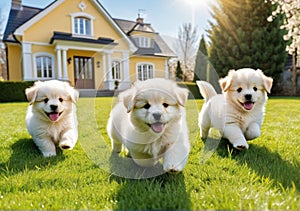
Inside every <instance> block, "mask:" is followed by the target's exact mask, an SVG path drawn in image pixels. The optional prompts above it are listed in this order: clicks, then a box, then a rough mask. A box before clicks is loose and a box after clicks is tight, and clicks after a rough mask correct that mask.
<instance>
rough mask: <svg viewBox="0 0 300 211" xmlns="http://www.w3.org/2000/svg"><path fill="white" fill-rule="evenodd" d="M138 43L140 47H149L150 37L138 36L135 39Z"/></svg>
mask: <svg viewBox="0 0 300 211" xmlns="http://www.w3.org/2000/svg"><path fill="white" fill-rule="evenodd" d="M137 41H138V45H139V47H140V48H150V47H151V39H150V37H142V36H141V37H138V39H137Z"/></svg>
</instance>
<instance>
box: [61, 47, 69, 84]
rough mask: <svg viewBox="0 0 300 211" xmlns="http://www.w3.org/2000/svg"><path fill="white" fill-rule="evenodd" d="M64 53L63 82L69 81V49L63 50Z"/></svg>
mask: <svg viewBox="0 0 300 211" xmlns="http://www.w3.org/2000/svg"><path fill="white" fill-rule="evenodd" d="M62 53H63V61H62V65H63V77H62V79H63V80H66V81H67V80H68V78H69V77H68V67H67V49H63V50H62Z"/></svg>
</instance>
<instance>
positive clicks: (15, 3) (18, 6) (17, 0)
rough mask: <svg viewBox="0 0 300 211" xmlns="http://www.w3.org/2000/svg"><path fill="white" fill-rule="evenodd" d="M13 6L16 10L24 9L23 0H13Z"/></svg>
mask: <svg viewBox="0 0 300 211" xmlns="http://www.w3.org/2000/svg"><path fill="white" fill-rule="evenodd" d="M11 8H12V9H15V10H22V9H23V8H22V0H12V1H11Z"/></svg>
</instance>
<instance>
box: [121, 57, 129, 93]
mask: <svg viewBox="0 0 300 211" xmlns="http://www.w3.org/2000/svg"><path fill="white" fill-rule="evenodd" d="M122 61H123V68H122V69H123V81H122V82H121V84H120V86H119V89H120V90H123V89H128V88H129V87H130V68H129V53H128V52H123V59H122Z"/></svg>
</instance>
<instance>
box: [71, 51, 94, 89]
mask: <svg viewBox="0 0 300 211" xmlns="http://www.w3.org/2000/svg"><path fill="white" fill-rule="evenodd" d="M74 76H75V77H74V78H75V85H76V88H78V89H94V58H92V57H80V56H74Z"/></svg>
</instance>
